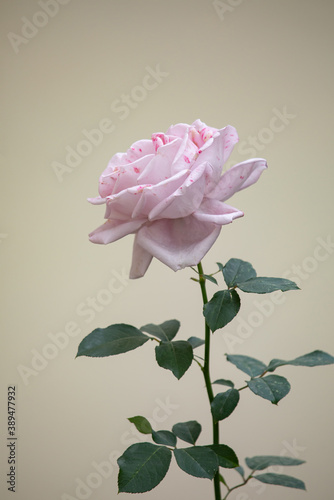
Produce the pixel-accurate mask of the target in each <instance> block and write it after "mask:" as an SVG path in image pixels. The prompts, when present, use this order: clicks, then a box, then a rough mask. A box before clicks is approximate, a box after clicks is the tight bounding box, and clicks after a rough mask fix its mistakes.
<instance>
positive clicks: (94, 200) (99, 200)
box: [87, 196, 106, 205]
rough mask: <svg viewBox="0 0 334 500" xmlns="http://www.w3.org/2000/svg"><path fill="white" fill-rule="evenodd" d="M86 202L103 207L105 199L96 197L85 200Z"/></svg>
mask: <svg viewBox="0 0 334 500" xmlns="http://www.w3.org/2000/svg"><path fill="white" fill-rule="evenodd" d="M87 201H89V203H91V204H92V205H103V204H104V203H105V202H106V198H101V196H97V197H96V198H87Z"/></svg>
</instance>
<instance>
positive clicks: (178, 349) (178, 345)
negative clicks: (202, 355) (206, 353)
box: [155, 340, 193, 379]
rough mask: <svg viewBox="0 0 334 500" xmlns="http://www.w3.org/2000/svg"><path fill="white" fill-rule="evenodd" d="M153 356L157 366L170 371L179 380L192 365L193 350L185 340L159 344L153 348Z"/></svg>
mask: <svg viewBox="0 0 334 500" xmlns="http://www.w3.org/2000/svg"><path fill="white" fill-rule="evenodd" d="M155 356H156V360H157V363H158V365H159V366H161V367H162V368H166V370H171V371H172V373H173V375H175V377H176V378H177V379H180V378H181V377H182V375H184V374H185V372H186V371H187V370H188V368H189V366H190V365H191V363H192V360H193V348H192V347H191V344H190V343H189V342H187V341H186V340H176V341H173V342H161V343H160V345H158V346H157V347H156V348H155Z"/></svg>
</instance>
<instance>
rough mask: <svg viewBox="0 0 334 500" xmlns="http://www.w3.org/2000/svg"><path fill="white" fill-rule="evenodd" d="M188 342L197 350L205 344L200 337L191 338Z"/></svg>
mask: <svg viewBox="0 0 334 500" xmlns="http://www.w3.org/2000/svg"><path fill="white" fill-rule="evenodd" d="M188 342H189V344H191V347H192V348H193V349H196V347H200V346H201V345H204V344H205V340H203V339H199V338H198V337H189V339H188Z"/></svg>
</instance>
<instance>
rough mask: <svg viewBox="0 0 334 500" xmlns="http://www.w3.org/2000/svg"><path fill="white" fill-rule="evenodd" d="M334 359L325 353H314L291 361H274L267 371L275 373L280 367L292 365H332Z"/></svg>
mask: <svg viewBox="0 0 334 500" xmlns="http://www.w3.org/2000/svg"><path fill="white" fill-rule="evenodd" d="M333 363H334V357H333V356H331V355H330V354H328V353H327V352H324V351H313V352H309V353H308V354H304V355H303V356H299V357H298V358H296V359H293V360H291V361H284V360H282V359H272V360H271V361H270V363H269V365H268V368H267V370H268V371H270V372H273V371H274V370H276V368H278V367H279V366H285V365H292V366H308V367H313V366H323V365H332V364H333Z"/></svg>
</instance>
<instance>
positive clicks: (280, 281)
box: [238, 277, 299, 293]
mask: <svg viewBox="0 0 334 500" xmlns="http://www.w3.org/2000/svg"><path fill="white" fill-rule="evenodd" d="M238 288H240V290H242V291H243V292H247V293H271V292H275V291H276V290H281V291H282V292H287V291H288V290H299V287H298V286H297V285H296V283H294V282H293V281H290V280H287V279H284V278H263V277H258V278H251V279H250V280H247V281H245V282H243V283H240V282H239V283H238Z"/></svg>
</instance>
